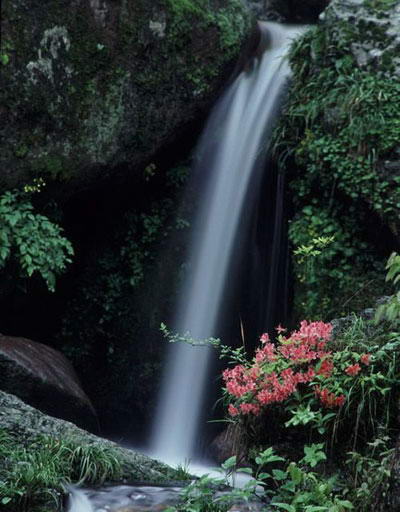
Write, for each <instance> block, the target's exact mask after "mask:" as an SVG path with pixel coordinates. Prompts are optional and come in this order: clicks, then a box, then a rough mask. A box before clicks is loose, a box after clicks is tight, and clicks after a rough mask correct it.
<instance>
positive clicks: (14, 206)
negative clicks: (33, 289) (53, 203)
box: [0, 191, 74, 291]
mask: <svg viewBox="0 0 400 512" xmlns="http://www.w3.org/2000/svg"><path fill="white" fill-rule="evenodd" d="M0 223H1V230H0V268H4V267H5V265H6V264H7V262H8V260H9V259H10V258H13V259H14V260H16V261H17V263H18V264H19V266H20V270H21V274H22V276H24V277H30V276H32V275H33V274H34V273H38V274H39V275H40V276H41V277H42V278H43V279H44V281H45V282H46V285H47V287H48V289H49V290H50V291H54V289H55V282H56V275H57V274H60V273H62V272H63V271H64V270H65V269H66V265H67V263H70V262H71V256H72V255H73V253H74V251H73V248H72V245H71V244H70V242H69V241H68V240H67V239H66V238H65V237H63V236H62V229H61V228H60V227H59V226H57V225H56V224H54V223H53V222H51V221H50V220H49V219H48V218H47V217H45V216H44V215H40V214H38V213H35V211H34V208H33V206H32V204H31V203H30V202H29V201H28V200H27V199H26V198H25V197H24V195H23V194H22V193H19V192H17V191H8V192H5V193H4V194H3V195H2V196H0Z"/></svg>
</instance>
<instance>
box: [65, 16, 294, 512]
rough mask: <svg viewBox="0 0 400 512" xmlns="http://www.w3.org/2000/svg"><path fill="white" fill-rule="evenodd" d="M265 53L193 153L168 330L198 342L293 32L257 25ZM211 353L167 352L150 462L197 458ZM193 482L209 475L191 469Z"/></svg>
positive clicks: (206, 333) (213, 314)
mask: <svg viewBox="0 0 400 512" xmlns="http://www.w3.org/2000/svg"><path fill="white" fill-rule="evenodd" d="M261 30H262V33H263V37H264V38H265V37H267V38H268V39H269V48H268V49H267V51H265V53H264V54H263V55H262V56H261V57H260V59H259V61H257V62H254V63H253V67H252V69H251V70H248V71H243V72H242V73H241V74H240V75H239V76H238V78H237V79H236V80H235V82H234V83H233V84H232V85H231V86H230V87H229V88H228V89H227V91H226V92H225V93H224V95H223V97H222V98H221V100H220V101H219V102H218V104H217V105H216V107H215V108H214V110H213V112H212V114H211V116H210V119H209V121H208V123H207V126H206V128H205V130H204V132H203V135H202V137H201V140H200V143H199V147H198V149H197V153H196V158H195V160H196V162H197V163H196V167H197V169H194V174H196V172H197V173H199V172H207V175H208V176H209V177H210V178H209V182H208V184H207V186H206V187H205V189H204V190H203V191H202V198H201V201H200V207H199V211H198V212H197V214H196V219H195V221H194V224H193V229H192V231H193V235H192V239H191V242H190V243H191V251H190V264H189V271H188V278H187V279H186V282H185V283H184V285H183V286H182V290H181V291H180V297H181V299H180V302H179V304H178V308H177V314H176V318H175V323H174V325H173V329H174V331H176V332H179V333H186V332H190V334H191V336H192V337H194V338H197V339H205V338H208V337H210V336H214V335H215V331H216V325H217V322H218V317H219V314H220V311H221V306H222V301H223V297H224V290H225V287H226V283H227V282H228V281H229V280H230V279H231V277H232V276H231V270H232V263H233V260H234V258H235V249H236V248H235V243H237V242H238V240H239V237H238V230H239V229H240V226H241V221H242V220H243V217H244V215H245V213H246V208H247V206H248V205H246V200H247V199H248V197H249V194H248V193H249V190H250V189H251V188H253V189H256V188H257V187H258V186H259V182H260V178H261V173H262V171H263V164H264V163H265V157H266V154H267V151H268V145H269V139H270V135H271V131H272V129H273V125H274V121H275V119H276V115H277V113H278V111H279V106H280V101H279V100H280V97H281V94H282V91H283V89H284V85H285V83H286V81H287V78H288V75H289V72H290V71H289V67H288V65H287V63H286V62H285V61H284V56H285V54H286V52H287V48H288V45H289V43H290V41H291V40H292V39H293V38H294V37H295V36H296V35H297V34H298V33H299V31H300V30H301V29H299V28H298V27H292V28H290V27H282V26H279V25H277V24H273V23H268V24H267V23H265V24H264V23H263V24H261ZM210 355H211V352H210V349H209V348H207V347H204V346H202V347H193V346H189V345H186V344H173V345H171V347H170V350H169V355H168V361H167V365H166V371H165V375H164V381H163V386H162V392H161V396H160V399H159V407H158V410H157V413H156V417H155V422H154V429H153V433H152V446H151V449H150V452H151V453H150V454H151V455H152V456H154V457H155V458H157V459H159V460H163V461H165V462H167V463H170V464H185V462H187V461H188V460H190V459H193V457H195V456H196V453H195V444H196V438H197V435H198V427H199V425H198V423H199V419H200V416H201V412H202V403H203V400H204V394H205V392H206V381H207V378H208V366H209V359H210ZM190 471H191V472H192V473H193V474H194V473H197V474H203V473H210V470H209V468H207V467H205V466H194V465H191V466H190ZM68 510H69V512H94V509H93V507H92V505H91V503H90V501H89V499H88V497H87V496H86V494H85V492H84V491H81V490H77V489H71V498H70V503H69V509H68Z"/></svg>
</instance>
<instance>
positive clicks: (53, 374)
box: [0, 334, 97, 431]
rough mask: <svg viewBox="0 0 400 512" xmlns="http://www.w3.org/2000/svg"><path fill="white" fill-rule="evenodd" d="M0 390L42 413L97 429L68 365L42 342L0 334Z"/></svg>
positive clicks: (76, 379)
mask: <svg viewBox="0 0 400 512" xmlns="http://www.w3.org/2000/svg"><path fill="white" fill-rule="evenodd" d="M0 389H1V390H2V391H6V392H8V393H13V394H14V395H17V396H18V397H19V398H21V399H23V400H25V401H26V402H28V403H29V404H31V405H32V406H34V407H36V408H38V409H40V410H41V411H42V412H45V413H47V414H50V415H52V416H56V417H58V418H63V419H65V420H69V421H72V422H73V423H75V424H76V425H79V426H81V427H84V428H86V429H89V430H92V431H95V430H97V419H96V412H95V410H94V408H93V406H92V404H91V402H90V400H89V398H88V397H87V396H86V394H85V393H84V391H83V390H82V388H81V386H80V383H79V380H78V377H77V375H76V373H75V371H74V369H73V368H72V365H71V364H70V362H69V361H68V360H67V358H66V357H64V356H63V355H62V354H61V353H60V352H58V351H57V350H54V349H53V348H50V347H48V346H46V345H43V344H42V343H37V342H35V341H32V340H28V339H26V338H15V337H11V336H3V335H2V334H0Z"/></svg>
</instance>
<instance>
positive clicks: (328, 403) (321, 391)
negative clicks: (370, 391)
mask: <svg viewBox="0 0 400 512" xmlns="http://www.w3.org/2000/svg"><path fill="white" fill-rule="evenodd" d="M315 394H316V395H317V397H318V398H319V399H320V401H321V403H322V405H323V406H324V407H326V408H328V409H333V408H334V407H342V405H343V404H344V403H345V401H346V398H345V396H344V395H339V396H336V395H335V394H334V393H331V392H330V391H328V390H327V389H325V388H321V387H320V386H315Z"/></svg>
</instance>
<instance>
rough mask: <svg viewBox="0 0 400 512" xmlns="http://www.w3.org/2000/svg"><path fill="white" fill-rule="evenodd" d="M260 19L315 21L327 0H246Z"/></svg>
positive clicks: (295, 21) (325, 5)
mask: <svg viewBox="0 0 400 512" xmlns="http://www.w3.org/2000/svg"><path fill="white" fill-rule="evenodd" d="M247 3H248V5H249V7H250V9H251V10H252V11H253V12H254V14H255V15H256V16H257V18H258V19H260V20H271V21H279V22H286V23H287V22H291V23H293V22H294V23H315V22H316V21H317V20H318V16H319V14H320V13H321V12H322V11H323V10H324V9H325V8H326V7H327V5H328V4H329V0H305V1H303V2H298V1H297V0H284V1H282V0H247Z"/></svg>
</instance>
